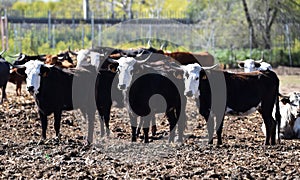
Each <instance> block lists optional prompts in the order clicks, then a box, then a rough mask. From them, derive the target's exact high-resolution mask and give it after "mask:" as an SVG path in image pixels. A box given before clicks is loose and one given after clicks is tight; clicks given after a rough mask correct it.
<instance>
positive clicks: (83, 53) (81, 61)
mask: <svg viewBox="0 0 300 180" xmlns="http://www.w3.org/2000/svg"><path fill="white" fill-rule="evenodd" d="M89 52H90V51H89V50H88V49H82V50H80V51H78V52H77V65H76V69H80V68H82V67H83V66H88V65H90V64H91V63H90V62H89V59H88V54H89Z"/></svg>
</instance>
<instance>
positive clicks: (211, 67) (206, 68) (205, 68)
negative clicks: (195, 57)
mask: <svg viewBox="0 0 300 180" xmlns="http://www.w3.org/2000/svg"><path fill="white" fill-rule="evenodd" d="M217 65H218V64H215V65H213V66H210V67H202V68H203V69H204V70H209V69H213V68H215V67H216V66H217Z"/></svg>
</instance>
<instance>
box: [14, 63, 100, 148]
mask: <svg viewBox="0 0 300 180" xmlns="http://www.w3.org/2000/svg"><path fill="white" fill-rule="evenodd" d="M21 67H25V68H26V70H25V73H26V74H27V79H26V84H27V89H28V91H29V92H30V93H31V94H33V96H34V98H35V101H36V104H37V107H38V113H39V116H40V119H41V124H42V140H44V139H46V130H47V125H48V121H47V116H49V115H50V114H52V113H54V120H55V121H54V128H55V132H56V136H57V137H58V138H59V137H60V121H61V114H62V112H63V111H64V110H73V109H77V108H79V109H80V110H81V112H82V113H83V114H84V115H87V117H88V126H89V127H88V136H87V141H88V143H91V142H93V126H94V118H95V111H96V106H95V104H94V102H95V96H94V92H95V84H93V82H95V81H93V78H95V75H96V72H95V69H94V67H91V68H89V69H88V68H86V69H82V70H73V71H71V70H68V69H61V68H59V67H56V66H49V65H46V64H44V63H43V62H41V61H38V60H35V61H28V62H27V63H25V64H24V65H20V66H19V68H21Z"/></svg>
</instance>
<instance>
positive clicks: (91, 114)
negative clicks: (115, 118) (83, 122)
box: [86, 109, 96, 144]
mask: <svg viewBox="0 0 300 180" xmlns="http://www.w3.org/2000/svg"><path fill="white" fill-rule="evenodd" d="M95 111H96V109H88V110H87V111H86V112H87V114H86V115H87V122H88V136H87V143H88V144H91V143H93V139H94V128H95Z"/></svg>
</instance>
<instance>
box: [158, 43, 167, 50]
mask: <svg viewBox="0 0 300 180" xmlns="http://www.w3.org/2000/svg"><path fill="white" fill-rule="evenodd" d="M165 45H166V42H164V43H163V44H162V45H161V46H160V48H159V49H160V50H163V48H164V47H165Z"/></svg>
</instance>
